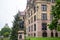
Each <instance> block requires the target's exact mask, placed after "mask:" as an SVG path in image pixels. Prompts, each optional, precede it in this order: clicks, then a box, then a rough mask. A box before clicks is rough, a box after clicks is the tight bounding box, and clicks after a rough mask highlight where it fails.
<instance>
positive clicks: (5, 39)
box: [0, 38, 9, 40]
mask: <svg viewBox="0 0 60 40" xmlns="http://www.w3.org/2000/svg"><path fill="white" fill-rule="evenodd" d="M0 40H9V38H3V39H1V38H0Z"/></svg>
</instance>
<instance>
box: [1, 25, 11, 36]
mask: <svg viewBox="0 0 60 40" xmlns="http://www.w3.org/2000/svg"><path fill="white" fill-rule="evenodd" d="M10 32H11V29H10V28H9V26H8V24H5V26H4V27H3V28H2V29H1V35H3V36H4V37H8V36H9V35H10ZM5 33H9V34H6V35H5Z"/></svg>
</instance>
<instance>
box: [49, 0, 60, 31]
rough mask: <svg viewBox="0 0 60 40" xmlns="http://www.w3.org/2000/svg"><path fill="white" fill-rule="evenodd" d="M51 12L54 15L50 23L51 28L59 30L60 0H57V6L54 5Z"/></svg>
mask: <svg viewBox="0 0 60 40" xmlns="http://www.w3.org/2000/svg"><path fill="white" fill-rule="evenodd" d="M51 14H52V15H53V20H52V22H51V23H50V25H49V28H50V30H53V29H55V30H57V28H58V20H59V19H60V0H56V4H55V6H53V7H52V11H51Z"/></svg>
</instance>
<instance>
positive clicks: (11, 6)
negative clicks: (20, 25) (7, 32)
mask: <svg viewBox="0 0 60 40" xmlns="http://www.w3.org/2000/svg"><path fill="white" fill-rule="evenodd" d="M26 3H27V0H0V30H1V28H3V27H4V25H5V24H6V23H8V25H9V27H10V28H11V27H12V22H13V20H14V15H16V14H17V12H18V10H20V11H24V10H25V8H26Z"/></svg>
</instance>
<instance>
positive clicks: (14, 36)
mask: <svg viewBox="0 0 60 40" xmlns="http://www.w3.org/2000/svg"><path fill="white" fill-rule="evenodd" d="M23 23H24V22H23V21H22V19H20V16H19V14H17V15H15V20H14V22H13V27H12V32H11V37H10V40H18V31H19V30H23V29H24V25H23Z"/></svg>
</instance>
